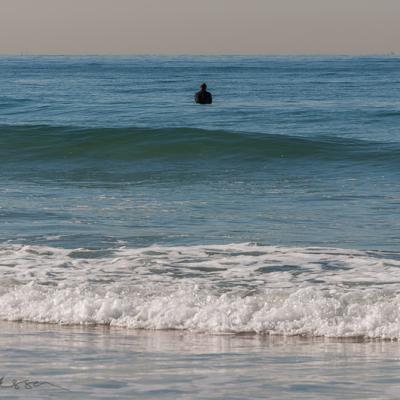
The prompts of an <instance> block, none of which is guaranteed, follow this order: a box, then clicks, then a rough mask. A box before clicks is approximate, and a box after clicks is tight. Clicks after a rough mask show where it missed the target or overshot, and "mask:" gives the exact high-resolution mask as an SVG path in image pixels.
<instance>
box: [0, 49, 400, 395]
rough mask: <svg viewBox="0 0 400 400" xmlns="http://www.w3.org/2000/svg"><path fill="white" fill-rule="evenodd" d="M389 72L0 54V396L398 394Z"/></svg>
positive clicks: (394, 80) (314, 64)
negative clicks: (205, 92) (202, 92)
mask: <svg viewBox="0 0 400 400" xmlns="http://www.w3.org/2000/svg"><path fill="white" fill-rule="evenodd" d="M399 71H400V58H399V57H397V56H385V57H383V56H368V57H367V56H365V57H351V56H340V57H339V56H335V57H333V56H331V57H328V56H325V57H317V56H285V57H283V56H282V57H276V56H268V57H264V56H257V57H256V56H246V57H244V56H168V57H167V56H136V57H123V56H120V57H116V56H113V57H111V56H82V57H80V56H71V57H69V56H40V57H39V56H17V57H6V56H2V57H0V88H1V91H0V274H1V275H0V276H1V280H0V320H1V321H2V322H1V323H0V378H1V377H2V376H3V380H1V379H0V398H4V399H19V398H27V396H29V398H30V399H36V398H37V399H47V398H58V399H83V398H85V399H86V398H87V399H115V398H119V399H133V398H135V399H136V398H137V399H142V398H143V399H158V398H160V399H178V398H179V399H265V398H271V399H272V398H273V399H280V398H282V399H303V398H304V399H325V398H326V399H331V398H332V399H335V398H338V397H340V398H342V399H357V398H362V399H367V398H371V399H396V398H398V395H397V394H396V393H398V390H400V385H399V383H398V379H397V377H396V376H395V374H394V371H395V370H396V368H397V370H398V368H399V367H400V361H399V360H400V350H399V344H398V339H399V338H400V269H399V268H400V247H399V244H400V129H399V126H400V72H399ZM202 82H207V84H208V88H209V90H210V91H211V92H212V94H213V99H214V103H213V104H212V105H211V106H201V105H196V104H194V100H193V97H194V93H195V92H196V91H197V90H198V86H199V85H200V83H202ZM13 382H14V383H13ZM15 382H17V383H18V382H25V383H20V385H19V387H18V388H16V386H18V385H16V384H15ZM27 382H28V385H27ZM32 382H36V385H34V384H32ZM27 386H28V387H27ZM28 392H29V393H28ZM396 396H397V397H396Z"/></svg>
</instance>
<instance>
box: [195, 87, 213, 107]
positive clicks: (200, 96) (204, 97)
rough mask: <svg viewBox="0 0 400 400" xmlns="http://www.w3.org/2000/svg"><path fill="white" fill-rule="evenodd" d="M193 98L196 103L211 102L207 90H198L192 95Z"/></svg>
mask: <svg viewBox="0 0 400 400" xmlns="http://www.w3.org/2000/svg"><path fill="white" fill-rule="evenodd" d="M194 100H195V102H196V103H197V104H212V94H211V93H210V92H207V90H200V92H197V93H196V95H195V96H194Z"/></svg>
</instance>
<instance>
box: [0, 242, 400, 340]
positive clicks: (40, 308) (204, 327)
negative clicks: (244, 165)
mask: <svg viewBox="0 0 400 400" xmlns="http://www.w3.org/2000/svg"><path fill="white" fill-rule="evenodd" d="M399 268H400V259H399V257H398V255H397V254H383V253H377V252H363V251H356V250H343V249H327V248H289V247H276V246H259V245H253V244H232V245H209V246H186V247H185V246H182V247H161V246H151V247H147V248H142V249H129V248H120V249H116V250H112V251H111V250H110V251H109V253H107V255H104V253H101V254H100V253H99V254H98V253H96V252H93V251H89V250H85V249H75V250H66V249H60V248H51V247H45V246H24V245H11V244H3V245H1V246H0V273H1V276H2V279H1V283H0V318H1V319H4V320H14V321H15V320H17V321H18V320H26V321H36V322H52V323H63V324H109V325H115V326H122V327H130V328H141V329H180V330H192V331H199V332H208V333H240V332H252V333H260V334H284V335H308V336H329V337H352V336H361V337H374V338H392V339H393V338H396V339H397V338H400V269H399Z"/></svg>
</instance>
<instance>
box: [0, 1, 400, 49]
mask: <svg viewBox="0 0 400 400" xmlns="http://www.w3.org/2000/svg"><path fill="white" fill-rule="evenodd" d="M392 51H393V52H396V53H398V52H400V0H0V53H6V54H15V53H18V54H19V53H39V54H70V53H89V54H102V53H113V54H134V53H151V54H155V53H179V54H180V53H189V54H190V53H194V54H198V53H203V54H204V53H206V54H209V53H213V54H214V53H217V54H221V53H234V54H240V53H257V54H260V53H266V54H270V53H272V54H282V53H283V54H288V53H289V54H290V53H340V54H345V53H356V54H366V53H375V54H377V53H388V52H392Z"/></svg>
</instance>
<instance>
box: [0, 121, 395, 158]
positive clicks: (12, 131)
mask: <svg viewBox="0 0 400 400" xmlns="http://www.w3.org/2000/svg"><path fill="white" fill-rule="evenodd" d="M0 156H1V157H0V158H1V160H2V161H23V160H41V161H44V160H69V159H70V160H78V159H99V160H121V161H135V160H145V159H162V160H172V161H173V160H184V159H218V160H224V159H228V160H229V159H233V160H240V161H244V160H266V159H270V158H288V159H292V158H293V159H303V158H306V159H316V160H353V161H371V162H398V160H400V145H399V144H398V143H383V142H371V141H364V140H355V139H345V138H339V137H318V138H315V137H312V138H304V137H294V136H285V135H273V134H255V133H243V132H229V131H223V130H214V131H210V130H202V129H195V128H166V129H145V128H91V129H90V128H73V127H51V126H40V125H36V126H32V125H27V126H0ZM0 162H1V161H0Z"/></svg>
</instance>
